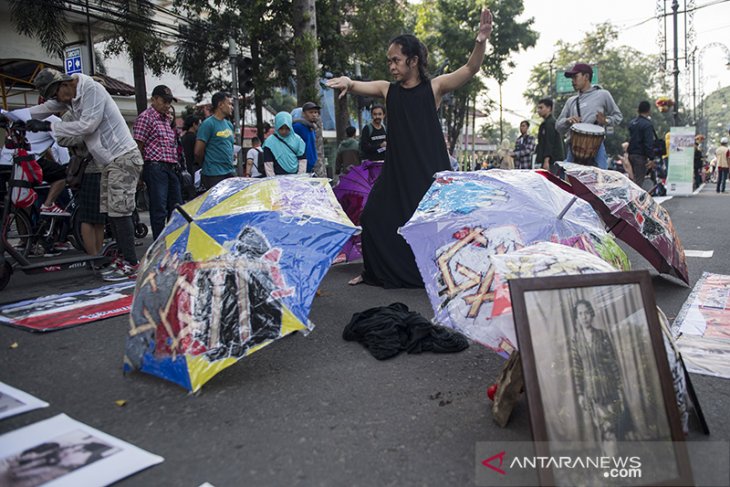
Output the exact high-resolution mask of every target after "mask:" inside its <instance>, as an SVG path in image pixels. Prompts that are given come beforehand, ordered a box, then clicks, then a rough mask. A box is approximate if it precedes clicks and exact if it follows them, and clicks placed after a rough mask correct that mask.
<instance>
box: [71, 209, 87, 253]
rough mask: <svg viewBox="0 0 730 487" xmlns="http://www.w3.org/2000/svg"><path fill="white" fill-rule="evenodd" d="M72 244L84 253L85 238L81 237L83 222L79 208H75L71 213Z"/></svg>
mask: <svg viewBox="0 0 730 487" xmlns="http://www.w3.org/2000/svg"><path fill="white" fill-rule="evenodd" d="M71 235H73V241H72V242H71V243H72V244H73V246H74V248H75V249H76V250H81V251H84V237H83V236H82V235H81V220H80V219H79V207H78V206H77V207H76V208H74V211H73V213H71Z"/></svg>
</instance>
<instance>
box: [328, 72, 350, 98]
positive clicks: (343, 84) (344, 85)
mask: <svg viewBox="0 0 730 487" xmlns="http://www.w3.org/2000/svg"><path fill="white" fill-rule="evenodd" d="M326 84H327V87H328V88H333V89H335V90H340V96H339V98H342V97H343V96H345V95H346V94H347V92H348V91H349V90H350V86H351V85H352V80H351V79H350V78H348V77H347V76H340V77H339V78H332V79H329V80H327V83H326Z"/></svg>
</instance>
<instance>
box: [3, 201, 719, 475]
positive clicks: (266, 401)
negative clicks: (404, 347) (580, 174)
mask: <svg viewBox="0 0 730 487" xmlns="http://www.w3.org/2000/svg"><path fill="white" fill-rule="evenodd" d="M711 189H713V188H705V189H704V191H703V192H701V193H700V194H698V195H695V196H692V197H684V198H673V199H671V200H669V201H667V202H665V203H664V206H665V208H667V209H668V210H669V211H670V213H671V215H672V219H673V222H674V224H675V226H676V228H677V231H678V234H679V235H680V237H681V239H682V241H683V243H684V246H685V248H686V249H692V250H714V255H713V257H712V258H704V259H703V258H688V265H689V271H690V278H691V282H692V284H693V285H694V283H695V282H696V281H697V279H698V278H699V277H700V276H701V274H702V272H703V271H709V272H714V273H721V274H730V249H729V247H730V238H728V230H727V228H728V226H730V216H729V215H730V212H728V211H727V210H728V209H730V194H723V195H718V194H715V192H714V191H712V190H711ZM148 240H149V237H148ZM148 243H149V242H148ZM622 246H623V247H624V248H626V247H625V246H624V245H623V244H622ZM627 252H628V253H629V256H630V259H631V261H632V264H633V267H634V268H635V269H644V268H649V265H648V263H647V262H646V261H645V260H643V259H642V258H641V257H640V256H638V255H637V254H636V253H634V252H633V251H631V250H627ZM359 271H360V266H359V265H358V264H347V265H341V266H336V267H334V268H332V269H331V270H330V272H329V273H328V275H327V276H326V277H325V279H324V281H323V283H322V285H321V296H319V297H317V298H316V299H315V301H314V304H313V306H312V311H311V315H310V318H311V320H312V321H313V322H314V323H315V324H316V328H315V330H314V331H313V332H312V333H311V334H310V335H309V336H306V337H305V336H302V335H299V334H297V335H293V336H290V337H287V338H284V339H282V340H279V341H278V342H276V343H274V344H273V345H271V346H269V347H267V348H266V349H264V350H262V351H260V352H257V353H255V354H253V355H252V356H250V357H249V358H246V359H244V360H242V361H240V362H239V363H237V364H235V365H234V366H232V367H230V368H228V369H226V370H225V371H223V372H222V373H220V374H219V375H217V376H216V377H215V378H213V379H212V380H211V381H210V382H208V383H207V384H206V385H205V386H204V387H203V389H202V391H201V392H200V393H199V394H196V395H190V394H188V393H187V392H186V391H185V390H183V389H181V388H179V387H178V386H175V385H174V384H172V383H169V382H166V381H163V380H160V379H157V378H154V377H151V376H148V375H145V374H133V375H131V376H127V377H125V376H124V375H123V374H122V372H121V366H122V357H123V353H124V344H125V340H126V332H127V326H128V325H127V317H126V316H125V317H118V318H112V319H108V320H105V321H101V322H97V323H93V324H90V325H85V326H81V327H77V328H72V329H68V330H64V331H59V332H54V333H48V334H31V333H28V332H25V331H21V330H17V329H13V328H9V327H4V326H3V327H0V380H2V381H3V382H6V383H9V384H10V385H12V386H14V387H18V388H20V389H22V390H24V391H26V392H28V393H30V394H33V395H36V396H37V397H39V398H41V399H43V400H45V401H47V402H48V403H50V407H49V408H45V409H41V410H36V411H33V412H30V413H26V414H23V415H20V416H16V417H13V418H9V419H6V420H3V421H1V422H0V434H1V433H6V432H9V431H12V430H14V429H16V428H19V427H22V426H25V425H29V424H32V423H34V422H36V421H39V420H42V419H46V418H49V417H51V416H54V415H56V414H59V413H66V414H68V415H69V416H71V417H72V418H74V419H77V420H79V421H82V422H84V423H86V424H88V425H90V426H92V427H95V428H98V429H100V430H102V431H104V432H106V433H109V434H111V435H114V436H117V437H119V438H121V439H123V440H125V441H128V442H130V443H133V444H135V445H137V446H139V447H141V448H144V449H146V450H149V451H150V452H153V453H155V454H158V455H161V456H163V457H164V458H165V461H164V463H162V464H160V465H158V466H155V467H152V468H150V469H148V470H146V471H144V472H141V473H139V474H137V475H134V476H133V477H130V478H128V479H127V480H125V481H123V482H122V483H121V484H122V485H141V486H147V485H149V486H162V485H165V486H166V485H171V486H172V485H174V486H198V485H200V484H201V483H203V482H210V483H211V484H213V485H215V486H218V487H220V486H232V485H271V486H284V485H287V486H288V485H305V486H310V485H327V486H342V485H348V486H358V485H363V486H364V485H377V486H387V485H399V486H400V485H433V486H457V485H458V486H461V485H474V481H475V468H476V466H475V445H476V444H477V442H481V441H499V442H504V441H518V440H519V441H530V440H531V433H530V424H529V418H528V410H527V405H526V402H525V401H524V399H523V401H522V402H521V403H520V404H519V405H518V406H517V408H516V409H515V411H514V413H513V416H512V420H511V422H510V423H509V425H508V426H507V427H506V428H504V429H502V428H499V427H498V426H497V425H496V424H495V423H494V422H493V420H492V418H491V413H490V406H491V403H490V401H489V400H488V399H487V397H486V393H485V391H486V388H487V386H488V385H489V384H490V383H492V382H493V380H494V378H495V377H496V375H497V373H498V371H499V369H500V367H501V365H502V363H503V360H502V359H501V358H500V357H498V356H497V355H496V354H495V353H493V352H492V351H490V350H488V349H485V348H483V347H481V346H479V345H477V344H472V346H471V347H470V348H469V349H468V350H466V351H464V352H462V353H458V354H446V355H437V354H431V353H424V354H420V355H406V354H404V355H400V356H398V357H396V358H394V359H392V360H387V361H383V362H380V361H377V360H375V359H374V358H373V357H372V356H371V355H370V354H369V353H368V352H367V351H366V350H365V349H364V348H362V347H361V346H360V345H359V344H356V343H353V342H345V341H343V339H342V329H343V328H344V326H345V325H346V324H347V323H348V321H349V320H350V317H351V316H352V314H353V313H354V312H357V311H362V310H364V309H366V308H370V307H373V306H383V305H388V304H390V303H392V302H396V301H400V302H403V303H405V304H407V305H408V306H409V307H410V308H411V309H412V310H415V311H418V312H420V313H421V314H423V315H424V316H426V317H429V318H430V317H431V316H432V312H431V309H430V305H429V303H428V300H427V297H426V294H425V292H424V291H423V290H383V289H379V288H374V287H368V286H364V285H361V286H356V287H352V286H348V285H347V280H348V279H350V278H351V277H353V276H355V275H356V274H358V272H359ZM652 275H653V284H654V289H655V292H656V298H657V302H658V304H659V306H660V307H661V308H662V309H663V310H664V311H665V312H666V313H667V315H668V316H669V317H670V318H671V319H673V318H674V316H676V314H677V312H678V311H679V309H680V307H681V305H682V303H683V302H684V300H685V299H686V297H687V295H688V294H689V292H690V290H691V289H690V288H689V287H686V286H685V285H683V284H681V283H679V281H677V280H675V279H672V278H666V277H663V276H658V275H657V274H656V272H653V271H652ZM96 285H101V283H98V284H97V283H96V282H94V278H92V277H89V273H87V272H86V271H83V270H79V271H71V272H66V273H56V274H49V275H46V276H23V275H18V274H16V275H14V276H13V278H12V280H11V282H10V285H9V287H8V288H7V289H6V290H5V291H2V292H1V293H0V301H1V302H11V301H15V300H19V299H27V298H30V297H33V296H40V295H46V294H50V293H57V292H66V291H71V290H78V289H84V288H90V287H94V286H96ZM13 342H17V343H18V347H17V348H14V349H10V348H9V346H10V344H11V343H13ZM692 378H693V381H694V385H695V388H696V389H697V393H698V395H699V398H700V401H701V404H702V407H703V408H704V412H705V415H706V417H707V420H708V423H709V425H710V428H711V430H712V435H711V437H710V438H709V439H712V440H723V441H727V440H729V439H730V430H729V428H730V427H729V426H728V422H727V411H728V396H729V395H730V382H728V381H726V380H722V379H717V378H711V377H705V376H700V375H693V376H692ZM120 399H123V400H126V401H127V403H126V405H125V406H124V407H119V406H117V405H116V404H115V401H116V400H120ZM692 437H693V438H699V439H701V440H702V439H706V438H704V437H702V435H699V434H697V433H693V434H692ZM714 461H716V459H708V462H714ZM720 461H721V462H724V463H725V464H727V463H728V462H729V461H730V459H727V458H725V459H722V458H721V459H720ZM707 465H710V463H708V464H707ZM705 467H706V465H704V464H702V463H700V464H696V465H694V468H695V470H697V469H702V468H705Z"/></svg>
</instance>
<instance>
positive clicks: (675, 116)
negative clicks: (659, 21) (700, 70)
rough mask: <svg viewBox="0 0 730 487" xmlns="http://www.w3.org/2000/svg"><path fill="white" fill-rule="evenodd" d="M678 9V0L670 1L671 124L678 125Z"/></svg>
mask: <svg viewBox="0 0 730 487" xmlns="http://www.w3.org/2000/svg"><path fill="white" fill-rule="evenodd" d="M678 10H679V0H674V1H673V2H672V20H673V24H674V70H673V71H672V74H674V107H673V112H672V125H673V126H675V127H677V126H678V125H679V39H678V30H677V11H678Z"/></svg>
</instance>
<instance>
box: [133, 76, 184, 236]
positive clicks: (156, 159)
mask: <svg viewBox="0 0 730 487" xmlns="http://www.w3.org/2000/svg"><path fill="white" fill-rule="evenodd" d="M172 100H173V97H172V91H170V88H168V87H167V86H165V85H158V86H155V89H154V90H152V98H151V99H150V107H149V108H148V109H147V110H145V111H143V112H142V113H140V114H139V116H138V117H137V120H136V121H135V122H134V127H133V129H132V135H133V137H134V140H136V141H137V145H138V146H139V151H140V152H141V153H142V157H143V158H144V170H143V172H142V179H143V180H144V182H145V185H146V186H147V193H148V195H149V200H150V223H151V224H152V238H153V239H157V237H158V236H159V235H160V234H161V233H162V230H163V229H164V228H165V222H166V221H167V219H168V218H170V215H171V214H172V211H173V210H174V209H175V207H176V206H177V205H180V204H182V202H183V201H182V190H181V187H180V177H179V176H178V173H179V167H178V153H177V137H176V134H175V130H174V129H173V128H172V126H171V123H172V117H171V115H170V105H171V104H172Z"/></svg>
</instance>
